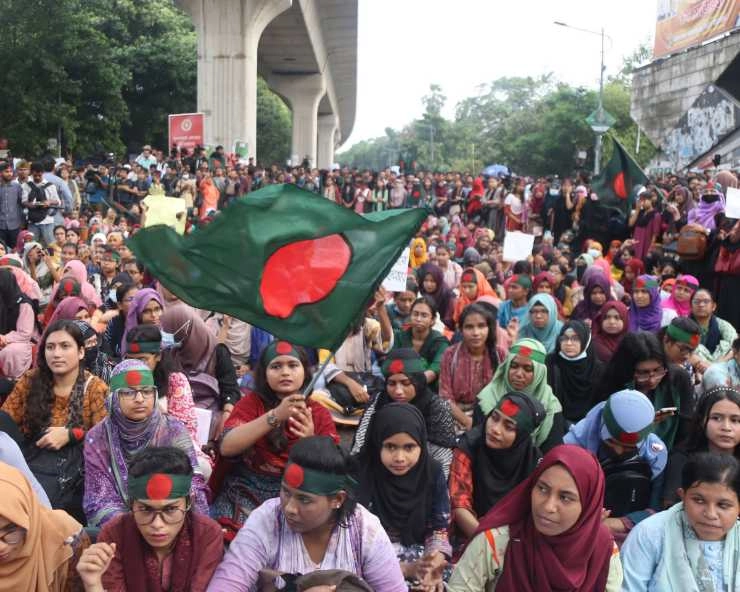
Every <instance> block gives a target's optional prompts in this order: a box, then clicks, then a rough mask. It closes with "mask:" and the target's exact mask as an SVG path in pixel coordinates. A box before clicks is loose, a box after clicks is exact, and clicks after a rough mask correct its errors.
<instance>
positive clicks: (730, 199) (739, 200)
mask: <svg viewBox="0 0 740 592" xmlns="http://www.w3.org/2000/svg"><path fill="white" fill-rule="evenodd" d="M725 198H726V200H727V203H726V204H725V216H727V217H728V218H735V219H737V218H740V189H735V188H734V187H728V188H727V194H726V196H725Z"/></svg>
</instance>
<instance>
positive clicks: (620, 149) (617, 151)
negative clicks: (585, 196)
mask: <svg viewBox="0 0 740 592" xmlns="http://www.w3.org/2000/svg"><path fill="white" fill-rule="evenodd" d="M608 137H609V138H611V140H612V143H613V146H614V150H613V151H612V157H611V158H610V159H609V162H608V163H607V164H606V166H605V167H604V170H603V171H602V172H601V174H600V175H599V176H598V177H594V179H593V182H592V183H591V188H592V190H593V191H594V192H595V193H596V194H597V195H598V196H599V203H601V204H602V205H604V206H606V207H610V208H616V209H618V210H620V211H622V212H624V213H625V214H629V212H630V210H631V209H632V207H633V206H634V203H635V198H636V197H637V196H636V195H635V194H634V193H635V189H636V188H637V187H638V186H640V185H645V183H647V181H648V178H647V175H645V173H644V172H643V171H642V169H641V168H640V165H638V164H637V163H636V162H635V161H634V159H633V158H632V157H631V156H630V155H629V154H628V153H627V151H626V150H625V148H624V146H622V145H621V144H620V143H619V142H618V141H617V140H616V139H614V138H613V137H612V136H608Z"/></svg>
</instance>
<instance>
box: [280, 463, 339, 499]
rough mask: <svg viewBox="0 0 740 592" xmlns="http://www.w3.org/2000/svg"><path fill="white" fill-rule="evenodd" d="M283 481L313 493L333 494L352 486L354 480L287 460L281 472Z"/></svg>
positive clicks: (289, 485)
mask: <svg viewBox="0 0 740 592" xmlns="http://www.w3.org/2000/svg"><path fill="white" fill-rule="evenodd" d="M283 483H285V484H286V485H287V486H288V487H292V488H293V489H300V490H301V491H305V492H306V493H312V494H313V495H334V494H336V493H339V492H340V491H347V490H348V489H350V488H352V487H353V485H354V480H353V479H352V478H351V477H349V476H348V475H337V474H336V473H326V472H324V471H317V470H315V469H309V468H307V467H302V466H301V465H299V464H297V463H294V462H289V463H288V466H286V467H285V472H284V473H283Z"/></svg>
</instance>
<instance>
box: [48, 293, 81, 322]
mask: <svg viewBox="0 0 740 592" xmlns="http://www.w3.org/2000/svg"><path fill="white" fill-rule="evenodd" d="M90 308H91V305H90V303H89V302H87V301H86V300H85V299H84V298H80V297H79V296H68V297H67V298H63V299H62V300H61V302H59V304H58V305H57V306H56V308H55V309H54V314H52V315H51V319H49V324H50V325H51V324H52V323H54V322H55V321H75V320H77V321H86V322H89V321H90V320H91V317H90Z"/></svg>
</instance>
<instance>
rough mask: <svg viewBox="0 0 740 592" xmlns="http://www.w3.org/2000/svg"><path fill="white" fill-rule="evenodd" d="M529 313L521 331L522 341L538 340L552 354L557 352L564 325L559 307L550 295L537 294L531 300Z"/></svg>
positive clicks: (519, 335)
mask: <svg viewBox="0 0 740 592" xmlns="http://www.w3.org/2000/svg"><path fill="white" fill-rule="evenodd" d="M528 306H529V313H528V314H527V316H526V317H525V319H524V322H523V323H522V326H521V327H520V329H519V334H518V337H519V338H520V339H524V338H530V339H536V340H537V341H539V342H540V343H541V344H542V345H544V346H545V351H546V352H547V353H548V354H550V353H552V352H553V351H555V346H556V345H557V337H558V334H559V333H560V329H561V328H562V326H563V323H562V322H561V321H559V320H558V307H557V305H556V304H555V299H554V298H553V297H552V296H550V295H549V294H542V293H541V294H535V295H534V296H532V297H531V298H530V299H529V303H528Z"/></svg>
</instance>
